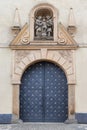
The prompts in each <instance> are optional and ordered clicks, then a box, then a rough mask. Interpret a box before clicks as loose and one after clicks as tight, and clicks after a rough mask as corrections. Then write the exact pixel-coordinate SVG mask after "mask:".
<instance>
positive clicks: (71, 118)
mask: <svg viewBox="0 0 87 130" xmlns="http://www.w3.org/2000/svg"><path fill="white" fill-rule="evenodd" d="M64 123H65V124H77V123H78V121H77V119H75V115H70V116H69V118H68V119H67V120H66V121H65V122H64Z"/></svg>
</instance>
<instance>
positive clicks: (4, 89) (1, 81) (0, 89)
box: [0, 48, 12, 114]
mask: <svg viewBox="0 0 87 130" xmlns="http://www.w3.org/2000/svg"><path fill="white" fill-rule="evenodd" d="M10 113H12V86H11V51H10V50H9V49H5V48H4V49H1V48H0V114H10Z"/></svg>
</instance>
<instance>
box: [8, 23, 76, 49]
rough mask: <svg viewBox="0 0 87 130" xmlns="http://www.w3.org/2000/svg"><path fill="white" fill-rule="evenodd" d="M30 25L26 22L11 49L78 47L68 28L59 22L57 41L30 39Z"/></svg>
mask: <svg viewBox="0 0 87 130" xmlns="http://www.w3.org/2000/svg"><path fill="white" fill-rule="evenodd" d="M30 35H31V34H29V26H28V24H27V23H26V24H25V25H24V26H23V28H22V29H21V31H20V32H19V33H18V35H17V36H16V37H15V38H14V39H13V41H12V42H11V44H10V48H11V49H15V50H16V49H32V48H34V49H37V48H42V46H43V47H46V48H51V49H76V48H77V43H76V41H75V40H74V39H73V37H72V36H71V35H70V34H69V33H68V32H67V30H66V28H65V27H64V26H63V25H62V24H59V26H58V39H57V41H53V40H52V41H49V40H48V41H44V40H42V41H41V40H37V41H36V40H33V41H30Z"/></svg>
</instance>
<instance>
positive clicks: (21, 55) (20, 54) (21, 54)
mask: <svg viewBox="0 0 87 130" xmlns="http://www.w3.org/2000/svg"><path fill="white" fill-rule="evenodd" d="M28 54H30V52H29V51H27V50H26V51H25V50H20V51H16V52H15V63H16V65H17V64H18V63H19V62H20V61H21V60H22V59H23V58H24V57H26V56H27V55H28Z"/></svg>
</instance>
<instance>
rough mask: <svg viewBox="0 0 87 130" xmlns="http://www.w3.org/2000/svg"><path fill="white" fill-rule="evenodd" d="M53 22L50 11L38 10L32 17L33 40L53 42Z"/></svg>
mask: <svg viewBox="0 0 87 130" xmlns="http://www.w3.org/2000/svg"><path fill="white" fill-rule="evenodd" d="M53 31H54V22H53V12H52V11H51V10H50V9H45V8H43V9H40V10H37V11H36V12H35V15H34V40H53Z"/></svg>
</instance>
